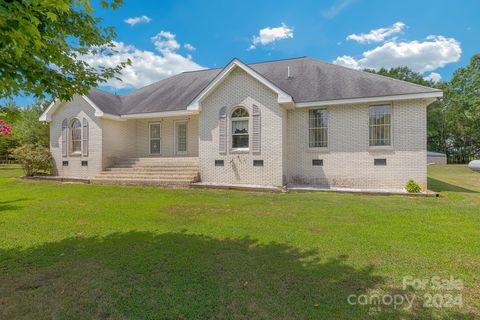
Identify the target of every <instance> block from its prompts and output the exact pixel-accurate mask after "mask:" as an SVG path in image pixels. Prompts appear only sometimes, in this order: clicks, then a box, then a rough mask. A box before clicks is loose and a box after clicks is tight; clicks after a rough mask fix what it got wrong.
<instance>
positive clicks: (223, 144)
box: [218, 107, 227, 153]
mask: <svg viewBox="0 0 480 320" xmlns="http://www.w3.org/2000/svg"><path fill="white" fill-rule="evenodd" d="M218 132H219V137H218V148H219V152H220V153H226V152H227V107H222V108H221V109H220V113H219V119H218Z"/></svg>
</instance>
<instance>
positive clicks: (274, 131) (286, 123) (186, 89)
mask: <svg viewBox="0 0 480 320" xmlns="http://www.w3.org/2000/svg"><path fill="white" fill-rule="evenodd" d="M441 96H442V92H441V91H440V90H437V89H432V88H428V87H423V86H419V85H415V84H412V83H408V82H403V81H399V80H395V79H391V78H387V77H383V76H379V75H375V74H370V73H366V72H363V71H357V70H352V69H348V68H344V67H341V66H337V65H333V64H329V63H325V62H322V61H318V60H315V59H312V58H308V57H303V58H295V59H287V60H278V61H268V62H262V63H254V64H244V63H243V62H241V61H239V60H238V59H234V60H232V61H231V62H230V63H229V64H228V65H227V66H226V67H224V68H217V69H207V70H201V71H193V72H184V73H181V74H178V75H176V76H173V77H170V78H167V79H164V80H161V81H159V82H156V83H153V84H151V85H149V86H146V87H144V88H141V89H139V90H136V91H133V92H131V93H127V94H125V95H121V96H119V95H115V94H111V93H107V92H104V91H100V90H97V89H92V90H91V91H90V92H89V94H88V95H85V96H75V97H74V98H73V100H71V101H55V102H54V103H52V104H51V105H50V106H49V107H48V108H47V109H46V110H45V112H44V114H43V115H42V116H41V118H40V120H42V121H49V122H50V149H51V152H52V155H53V158H54V162H55V174H56V175H59V176H62V177H78V178H87V179H94V180H95V181H104V180H105V181H108V180H115V181H120V182H122V181H123V182H126V183H128V182H138V181H144V182H145V181H149V182H151V183H153V184H185V183H190V182H192V181H198V180H200V181H202V182H204V183H212V184H215V183H216V184H249V185H268V186H282V185H285V184H289V183H293V184H311V185H322V186H335V187H349V188H365V189H401V188H403V186H404V184H405V183H406V182H407V180H409V179H414V180H415V181H417V182H418V183H419V184H420V185H421V186H422V187H423V188H425V187H426V183H427V173H426V170H427V169H426V163H427V151H426V108H427V106H428V105H429V104H430V103H432V102H433V101H435V100H436V99H438V98H439V97H441Z"/></svg>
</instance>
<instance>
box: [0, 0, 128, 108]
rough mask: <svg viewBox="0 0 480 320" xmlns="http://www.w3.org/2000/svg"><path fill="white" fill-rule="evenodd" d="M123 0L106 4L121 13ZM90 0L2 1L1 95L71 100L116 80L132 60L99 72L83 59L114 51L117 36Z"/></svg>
mask: <svg viewBox="0 0 480 320" xmlns="http://www.w3.org/2000/svg"><path fill="white" fill-rule="evenodd" d="M122 2H123V0H102V1H101V5H102V7H104V8H110V9H117V8H118V6H120V5H121V4H122ZM101 21H102V19H100V18H97V17H95V16H94V14H93V9H92V7H91V5H90V1H89V0H16V1H11V0H0V77H1V79H2V81H1V82H0V97H3V98H5V97H13V96H16V95H19V94H22V93H24V94H27V95H33V96H35V97H37V98H42V99H43V98H45V97H46V96H52V97H55V98H59V99H62V100H70V99H71V97H72V96H73V95H74V94H76V93H78V94H86V93H87V92H88V90H89V88H91V87H94V86H97V84H98V83H101V82H105V81H106V80H107V79H109V78H112V77H116V76H117V75H118V73H119V72H120V70H121V69H122V68H123V67H125V65H126V64H129V63H130V61H129V60H127V61H125V62H122V63H120V64H119V65H117V66H115V67H113V68H106V67H101V68H98V69H95V68H93V67H91V66H90V65H89V64H87V63H86V62H85V61H83V60H82V59H81V56H82V55H85V54H88V53H92V54H98V53H101V52H107V53H108V52H112V50H113V46H114V45H113V42H112V40H113V38H114V37H115V32H114V30H113V28H112V27H102V26H100V23H101Z"/></svg>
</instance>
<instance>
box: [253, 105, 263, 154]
mask: <svg viewBox="0 0 480 320" xmlns="http://www.w3.org/2000/svg"><path fill="white" fill-rule="evenodd" d="M252 118H253V119H252V152H260V149H261V134H260V131H261V128H262V123H261V122H262V121H261V118H260V108H259V107H257V106H256V105H254V106H253V112H252Z"/></svg>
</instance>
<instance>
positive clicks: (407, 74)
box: [364, 67, 435, 87]
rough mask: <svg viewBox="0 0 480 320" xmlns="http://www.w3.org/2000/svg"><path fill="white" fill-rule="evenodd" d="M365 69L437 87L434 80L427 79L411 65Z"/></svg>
mask: <svg viewBox="0 0 480 320" xmlns="http://www.w3.org/2000/svg"><path fill="white" fill-rule="evenodd" d="M364 71H367V72H370V73H376V74H379V75H382V76H386V77H390V78H395V79H399V80H403V81H408V82H412V83H415V84H419V85H422V86H426V87H435V82H433V81H432V80H425V79H424V78H423V76H422V75H421V74H420V73H418V72H415V71H413V70H412V69H410V68H409V67H397V68H391V69H390V70H388V69H385V68H381V69H379V70H373V69H365V70H364Z"/></svg>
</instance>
